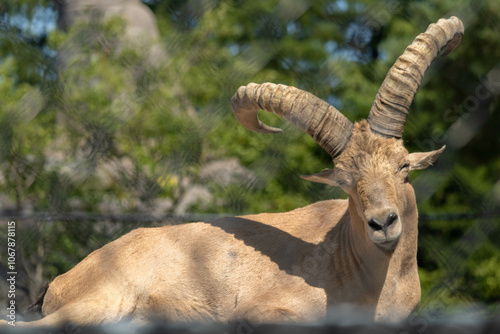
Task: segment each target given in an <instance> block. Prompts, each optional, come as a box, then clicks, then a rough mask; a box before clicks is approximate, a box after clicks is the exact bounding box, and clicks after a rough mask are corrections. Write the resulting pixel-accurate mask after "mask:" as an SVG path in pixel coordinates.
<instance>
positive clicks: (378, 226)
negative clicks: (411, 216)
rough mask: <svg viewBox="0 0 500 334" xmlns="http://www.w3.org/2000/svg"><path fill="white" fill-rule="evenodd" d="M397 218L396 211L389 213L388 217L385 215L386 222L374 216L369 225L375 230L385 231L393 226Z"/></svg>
mask: <svg viewBox="0 0 500 334" xmlns="http://www.w3.org/2000/svg"><path fill="white" fill-rule="evenodd" d="M396 220H398V215H397V214H396V213H394V212H391V213H389V214H388V215H387V217H385V222H384V223H381V222H380V220H379V219H377V218H372V219H370V220H369V221H368V226H370V227H371V228H372V229H373V230H374V231H380V230H384V231H385V230H386V229H387V227H389V226H391V225H392V223H394V222H395V221H396Z"/></svg>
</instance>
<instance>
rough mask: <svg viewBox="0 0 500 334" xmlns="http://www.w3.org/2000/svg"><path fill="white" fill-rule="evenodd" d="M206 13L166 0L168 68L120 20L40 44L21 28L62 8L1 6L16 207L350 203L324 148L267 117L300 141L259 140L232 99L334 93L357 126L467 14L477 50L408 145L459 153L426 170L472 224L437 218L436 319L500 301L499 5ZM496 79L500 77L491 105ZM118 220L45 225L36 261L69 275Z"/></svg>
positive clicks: (1, 180) (430, 294)
mask: <svg viewBox="0 0 500 334" xmlns="http://www.w3.org/2000/svg"><path fill="white" fill-rule="evenodd" d="M14 3H17V4H14ZM194 4H198V2H196V1H191V2H189V4H186V2H185V1H174V0H169V1H149V2H148V5H149V6H150V7H151V9H152V10H153V12H154V14H155V16H156V19H157V22H158V26H159V29H160V33H161V42H160V43H159V47H160V48H161V50H162V52H161V53H162V56H161V57H159V58H158V59H156V60H155V61H153V60H151V58H150V56H149V50H147V49H145V48H142V49H137V48H134V46H133V45H131V44H127V43H124V42H123V39H122V31H123V27H124V24H125V23H124V22H123V21H122V20H120V19H111V20H108V21H106V22H104V23H103V22H102V21H100V20H97V19H96V20H95V21H92V22H91V24H84V23H80V24H76V25H74V26H72V27H71V28H70V29H69V30H68V31H66V32H61V31H52V32H50V34H47V31H46V30H44V29H41V30H40V31H38V33H37V32H36V29H34V25H33V24H31V25H29V24H28V25H26V24H22V19H21V21H19V18H25V20H26V22H33V21H34V17H35V16H36V13H37V12H40V11H41V10H50V9H51V8H52V7H51V6H53V4H52V2H47V1H26V0H25V1H19V2H12V3H10V4H9V5H8V6H7V5H3V4H2V5H1V6H3V7H0V10H2V12H3V13H4V14H2V25H1V29H2V34H1V35H0V93H1V96H2V104H1V105H0V192H1V194H2V196H3V197H2V200H5V202H9V201H10V202H11V203H12V205H13V206H15V208H16V209H17V210H19V211H21V210H23V209H24V210H27V211H29V210H34V211H37V212H38V211H51V212H56V213H57V212H66V211H89V212H110V213H116V212H118V213H126V212H128V213H130V212H152V211H154V212H155V213H161V214H165V213H179V210H180V209H179V207H180V206H181V204H182V203H183V200H184V199H185V198H186V194H187V193H188V192H189V190H190V189H191V188H192V186H201V187H204V189H205V190H206V191H207V192H208V193H209V194H210V198H209V199H208V200H207V201H205V202H204V201H201V200H197V201H195V202H194V203H193V204H192V205H191V206H189V207H188V211H196V212H198V213H220V214H224V213H255V212H265V211H274V212H277V211H285V210H291V209H294V208H296V207H299V206H303V205H307V204H309V203H311V202H314V201H317V200H322V199H329V198H339V197H345V194H343V193H342V192H341V191H340V190H338V189H332V188H329V187H326V186H324V185H318V184H312V183H307V182H306V181H303V180H302V179H300V178H299V177H298V176H299V175H300V174H312V173H316V172H319V171H320V170H321V169H323V168H328V167H332V162H331V159H330V158H329V156H328V155H327V154H326V153H325V152H324V151H323V150H322V149H321V148H320V147H319V146H318V145H317V144H316V143H315V142H314V141H313V140H312V139H311V138H309V137H308V136H307V135H305V134H303V133H302V132H300V131H299V130H297V129H295V128H293V127H292V126H290V125H289V124H287V123H286V122H284V121H283V120H281V119H280V118H278V117H276V116H274V115H270V114H267V113H263V112H262V113H261V115H260V118H261V119H262V120H263V121H264V122H265V123H267V124H270V125H272V126H277V127H282V128H284V130H285V131H284V132H283V133H282V134H279V135H274V136H271V135H259V134H255V133H251V132H249V131H247V130H246V129H244V128H243V127H241V126H240V125H239V124H238V123H237V121H236V120H235V119H234V116H233V115H232V113H231V109H230V103H229V101H230V98H231V96H232V95H233V94H234V92H235V91H236V89H237V88H238V87H239V86H240V85H245V84H247V83H249V82H265V81H270V82H276V83H284V84H288V85H294V86H297V87H299V88H301V89H305V90H308V91H310V92H312V93H314V94H316V95H318V96H319V97H321V98H324V99H326V100H327V101H329V102H330V103H332V104H333V105H335V106H336V107H338V108H339V109H340V110H342V112H343V113H344V114H345V115H346V116H348V117H349V118H350V119H351V120H353V121H356V120H359V119H361V118H365V117H366V116H367V114H368V111H369V109H370V107H371V104H372V101H373V97H374V96H375V94H376V92H377V89H378V87H379V86H380V84H381V82H382V81H383V79H384V77H385V75H386V73H387V71H388V69H389V67H390V66H391V65H392V63H393V62H394V60H395V59H396V58H397V57H398V56H399V55H400V54H401V53H402V52H403V50H404V48H405V47H406V46H407V45H408V44H409V43H410V42H411V41H412V40H413V38H414V37H415V36H416V35H417V34H418V33H420V32H422V31H423V30H424V29H425V28H426V26H427V25H428V24H429V23H431V22H435V21H436V20H437V19H439V18H440V17H442V16H443V15H448V14H447V13H453V15H457V16H459V17H460V18H461V19H462V20H463V21H464V23H465V26H466V32H465V36H464V40H463V43H462V45H461V46H460V47H458V48H457V50H455V51H454V52H453V53H452V54H450V55H449V56H448V57H447V58H443V59H441V58H440V59H437V60H436V61H435V62H434V63H433V64H432V66H431V68H430V70H429V71H428V73H427V74H426V76H425V78H424V82H423V83H422V86H421V88H420V90H419V92H418V93H417V96H416V98H415V101H414V103H413V105H412V109H411V112H410V117H409V119H408V122H407V125H406V128H405V135H404V140H405V143H406V147H407V148H408V149H409V151H410V152H414V151H427V150H432V149H437V148H439V147H441V146H442V145H444V144H446V145H447V146H448V149H447V151H445V152H446V153H445V154H444V155H443V157H442V158H441V159H440V162H439V163H438V164H437V166H435V167H434V169H432V170H426V171H424V172H422V173H418V174H417V173H415V175H413V179H414V186H415V188H416V192H417V198H418V199H419V202H420V203H419V209H420V212H421V213H428V214H430V215H432V214H450V213H454V214H460V213H463V214H465V213H466V214H468V215H469V216H468V219H457V220H451V219H450V220H447V219H435V220H422V221H421V223H420V243H419V265H420V267H421V268H420V277H421V280H422V288H423V299H422V304H421V308H426V307H428V308H431V307H436V308H446V307H449V306H454V305H456V304H467V303H473V302H482V303H487V304H490V305H494V304H495V303H497V301H498V300H499V299H500V286H499V284H498V282H499V281H500V272H499V270H498V268H497V267H498V266H497V264H498V261H499V260H500V248H499V246H498V242H496V240H498V237H500V222H499V219H498V210H499V200H500V195H499V190H498V189H499V187H498V175H499V170H500V155H499V154H498V147H499V145H500V136H498V129H497V127H498V124H499V122H500V111H499V108H500V106H499V103H500V102H499V98H498V96H499V90H498V81H499V80H500V78H498V74H496V73H497V71H498V70H497V69H496V68H498V59H500V45H499V43H500V40H499V39H498V38H497V32H498V31H499V30H500V29H499V28H500V27H499V22H500V20H499V17H498V16H499V14H498V13H500V11H499V9H500V8H499V4H498V1H496V0H484V1H474V2H471V1H466V0H460V1H451V0H450V1H442V0H428V1H382V0H377V1H368V0H358V1H349V2H347V1H326V0H320V1H314V2H306V1H304V2H301V1H293V2H292V1H273V0H255V1H236V0H235V1H231V0H222V1H217V2H210V1H208V2H204V1H200V2H199V6H197V5H194ZM52 10H53V8H52ZM42 12H43V11H42ZM12 18H18V19H17V21H16V20H12ZM16 22H17V23H16ZM19 22H21V23H19ZM492 73H493V74H492ZM488 75H493V79H492V80H496V81H495V82H494V86H493V88H494V89H493V90H488V92H489V94H486V93H484V92H485V90H484V89H485V88H486V89H488V87H486V86H485V83H484V82H485V81H486V82H487V81H488V80H489V79H488V78H490V77H488ZM490 79H491V78H490ZM478 92H479V93H481V92H482V93H483V94H482V95H478ZM476 101H477V102H478V103H477V104H476V103H475V102H476ZM467 136H468V137H467ZM466 137H467V138H468V139H467V140H465V139H464V138H466ZM228 158H235V159H236V160H237V162H238V164H239V166H240V167H241V168H242V170H244V171H245V173H246V174H247V175H246V177H241V176H240V179H238V178H237V177H236V178H235V179H232V180H231V181H230V182H229V183H227V184H226V183H221V182H219V181H217V180H216V179H215V178H209V177H206V176H204V175H205V174H204V173H205V168H206V166H207V164H208V163H210V162H213V161H219V160H222V161H224V159H228ZM5 206H7V205H5ZM30 208H31V209H30ZM495 212H496V216H495V215H494V216H493V218H491V217H489V218H487V219H486V218H481V215H482V214H484V213H490V214H491V213H495ZM471 215H472V216H473V217H472V218H471ZM453 217H454V218H457V216H456V215H455V216H453ZM458 218H460V217H458ZM476 218H477V219H476ZM485 219H486V220H485ZM105 225H106V224H104V225H102V224H90V223H84V222H82V223H81V224H75V225H71V224H69V223H68V224H63V223H60V222H57V223H52V224H46V225H39V226H38V227H37V229H36V230H37V231H38V234H37V236H36V237H33V238H34V239H33V243H32V244H30V245H28V242H27V243H26V244H27V246H25V247H26V253H27V254H28V253H29V255H30V256H31V257H30V258H32V262H33V263H35V262H36V256H35V254H37V253H39V252H40V250H39V249H38V248H37V247H35V246H36V245H38V244H40V243H41V244H42V245H45V246H47V245H50V247H51V248H54V249H59V250H61V251H60V252H57V253H53V252H51V253H48V254H47V255H46V258H45V259H44V263H47V266H46V267H44V270H45V272H44V274H45V276H46V277H49V276H52V277H53V276H54V275H56V274H58V273H61V272H64V271H65V270H67V269H68V268H70V267H71V266H72V264H73V263H74V262H75V261H77V259H81V258H82V257H83V256H85V255H86V254H87V253H88V251H90V250H91V249H94V248H97V247H99V246H100V245H102V244H103V243H105V242H107V241H108V240H110V239H112V238H114V237H116V236H117V235H119V234H120V233H122V232H124V231H125V230H128V229H129V227H127V228H121V227H120V228H118V229H117V230H116V231H109V230H106V231H105V232H106V233H103V234H102V235H103V236H102V237H101V236H100V234H99V233H97V232H99V231H96V229H99V228H101V227H102V226H105ZM106 226H107V225H106ZM483 226H484V229H485V231H487V233H488V234H487V235H485V234H484V233H483V234H481V233H480V232H481V230H480V229H479V228H478V227H483ZM467 238H471V239H467ZM23 247H24V246H23ZM42 248H43V247H42ZM443 282H444V283H443Z"/></svg>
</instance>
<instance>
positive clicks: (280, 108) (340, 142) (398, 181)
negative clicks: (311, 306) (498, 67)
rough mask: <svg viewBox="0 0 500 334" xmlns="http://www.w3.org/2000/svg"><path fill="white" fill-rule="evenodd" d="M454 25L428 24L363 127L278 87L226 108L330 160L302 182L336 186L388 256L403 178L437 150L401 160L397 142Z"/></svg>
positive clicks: (454, 41)
mask: <svg viewBox="0 0 500 334" xmlns="http://www.w3.org/2000/svg"><path fill="white" fill-rule="evenodd" d="M463 31H464V28H463V25H462V22H461V21H460V20H459V19H458V18H456V17H451V18H450V19H448V20H445V19H441V20H439V21H438V22H437V23H436V24H431V25H430V26H429V27H428V29H427V31H426V32H425V33H423V34H420V35H419V36H417V38H415V40H414V41H413V43H412V44H411V45H410V46H408V47H407V48H406V50H405V52H404V53H403V55H401V56H400V57H399V58H398V59H397V61H396V63H395V64H394V65H393V66H392V67H391V69H390V70H389V73H388V74H387V76H386V78H385V80H384V81H383V83H382V85H381V86H380V89H379V91H378V93H377V95H376V96H375V100H374V102H373V105H372V108H371V110H370V114H369V116H368V119H367V120H363V121H361V122H359V123H357V124H353V123H351V122H350V121H349V120H348V119H347V118H346V117H345V116H344V115H342V114H341V113H340V112H339V111H338V110H337V109H335V108H334V107H332V106H331V105H329V104H328V103H326V102H325V101H323V100H321V99H319V98H317V97H316V96H314V95H312V94H310V93H308V92H305V91H302V90H299V89H297V88H294V87H288V86H285V85H275V84H272V83H265V84H261V85H258V84H249V85H247V86H244V87H240V88H239V89H238V91H237V93H236V94H235V96H234V97H233V99H232V101H231V103H232V106H233V112H234V114H235V116H236V118H237V119H238V120H239V121H240V123H241V124H242V125H243V126H244V127H246V128H247V129H250V130H252V131H255V132H261V133H277V132H281V129H277V128H272V127H269V126H267V125H265V124H263V123H262V122H260V120H259V119H258V117H257V112H258V110H259V109H262V110H266V111H269V112H273V113H275V114H277V115H280V116H283V117H284V118H285V119H287V120H289V121H290V122H292V123H293V124H295V125H296V126H298V127H299V128H300V129H302V130H303V131H305V132H307V133H308V134H309V135H310V136H311V137H313V138H314V140H316V141H317V142H318V144H319V145H321V146H322V147H323V148H324V149H325V150H326V151H327V152H328V153H329V154H330V155H331V157H332V158H333V162H334V164H335V168H334V169H326V170H324V171H323V172H321V173H318V174H315V175H309V176H304V178H305V179H307V180H310V181H314V182H321V183H326V184H330V185H332V186H340V187H342V189H344V190H345V191H346V192H347V193H348V194H349V195H350V197H351V198H352V200H353V201H354V204H355V207H356V209H357V214H358V215H359V216H360V217H361V219H362V220H363V221H364V223H365V224H366V225H365V226H366V231H367V234H368V237H369V238H370V239H371V240H372V241H373V242H374V243H376V244H378V245H380V246H382V247H385V248H392V247H393V245H394V244H395V243H396V241H397V240H398V239H399V236H400V234H401V231H402V221H401V220H402V219H401V214H402V212H403V211H404V209H405V206H406V203H405V202H406V197H405V195H404V191H405V183H407V182H408V173H409V172H410V171H412V170H416V169H424V168H426V167H428V166H429V165H431V164H432V163H433V162H434V161H435V160H436V159H437V158H438V157H439V155H440V154H441V152H442V151H443V150H444V147H443V148H441V149H440V150H436V151H432V152H426V153H412V154H409V153H408V151H407V150H406V149H405V148H404V146H403V142H402V140H401V137H402V134H403V129H404V125H405V122H406V118H407V116H408V112H409V108H410V105H411V102H412V100H413V97H414V95H415V93H416V91H417V89H418V87H419V85H420V81H421V80H422V77H423V75H424V73H425V71H426V70H427V68H428V67H429V65H430V63H431V62H432V60H433V59H434V58H435V57H436V56H437V55H438V53H439V51H440V50H441V48H442V47H444V46H445V45H447V48H446V50H445V51H444V53H443V56H444V55H447V54H448V53H449V52H451V51H452V50H453V49H454V48H455V47H456V46H457V45H458V44H459V43H460V41H461V39H462V35H463Z"/></svg>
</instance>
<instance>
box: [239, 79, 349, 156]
mask: <svg viewBox="0 0 500 334" xmlns="http://www.w3.org/2000/svg"><path fill="white" fill-rule="evenodd" d="M231 105H232V107H233V113H234V115H235V116H236V118H237V119H238V121H239V122H240V123H241V124H242V125H243V126H244V127H245V128H247V129H248V130H252V131H254V132H260V133H278V132H281V131H282V130H281V129H278V128H273V127H270V126H268V125H266V124H264V123H262V122H261V121H260V120H259V118H258V115H257V112H258V110H259V109H262V110H265V111H268V112H272V113H274V114H276V115H279V116H282V117H283V118H285V119H286V120H288V121H290V122H291V123H292V124H294V125H295V126H297V127H298V128H300V129H301V130H303V131H304V132H306V133H307V134H309V135H310V136H311V137H312V138H313V139H314V140H315V141H316V142H317V143H318V144H319V145H320V146H321V147H323V148H324V149H325V150H326V151H327V152H328V154H330V156H331V157H332V158H336V157H337V156H339V155H340V154H341V153H342V151H343V150H344V148H345V147H346V145H347V143H348V142H349V139H350V137H351V133H352V128H353V124H352V122H351V121H349V120H348V119H347V118H346V117H345V116H344V115H342V114H341V113H340V111H338V110H337V109H336V108H334V107H333V106H331V105H330V104H328V103H327V102H325V101H323V100H321V99H320V98H318V97H316V96H314V95H313V94H311V93H308V92H306V91H303V90H300V89H298V88H295V87H291V86H285V85H277V84H273V83H263V84H255V83H250V84H248V85H247V86H241V87H240V88H239V89H238V91H237V92H236V94H235V95H234V96H233V98H232V99H231Z"/></svg>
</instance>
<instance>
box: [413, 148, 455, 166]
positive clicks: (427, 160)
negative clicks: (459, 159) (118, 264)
mask: <svg viewBox="0 0 500 334" xmlns="http://www.w3.org/2000/svg"><path fill="white" fill-rule="evenodd" d="M445 148H446V145H444V146H443V147H441V148H440V149H439V150H435V151H430V152H419V153H411V154H410V155H409V156H408V157H409V159H410V171H412V170H419V169H425V168H427V167H429V166H431V165H432V164H433V163H434V162H435V161H436V160H437V158H439V156H440V155H441V153H443V151H444V149H445Z"/></svg>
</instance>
